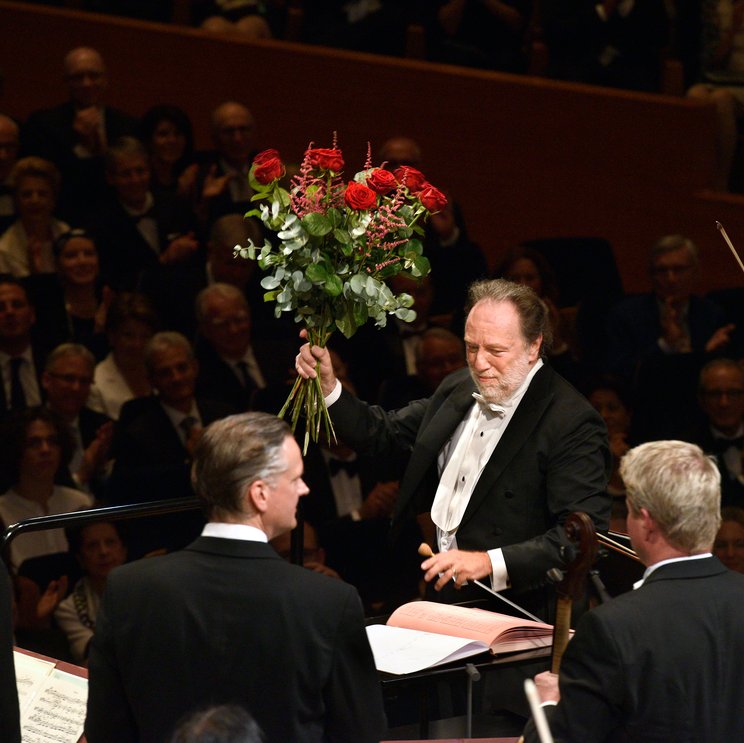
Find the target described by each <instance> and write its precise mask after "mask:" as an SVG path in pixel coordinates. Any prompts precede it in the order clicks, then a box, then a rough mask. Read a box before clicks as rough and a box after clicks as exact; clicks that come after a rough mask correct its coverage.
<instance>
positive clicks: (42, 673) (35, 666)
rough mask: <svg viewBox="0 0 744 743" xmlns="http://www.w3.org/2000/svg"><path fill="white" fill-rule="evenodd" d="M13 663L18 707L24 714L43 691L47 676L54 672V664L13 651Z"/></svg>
mask: <svg viewBox="0 0 744 743" xmlns="http://www.w3.org/2000/svg"><path fill="white" fill-rule="evenodd" d="M13 661H14V662H13V665H14V666H15V674H16V686H17V687H18V706H19V707H20V709H21V712H23V710H24V709H25V708H26V707H27V706H28V705H29V704H31V702H32V701H33V699H34V697H36V695H37V693H38V692H39V691H40V690H41V688H42V687H43V685H44V681H45V680H46V678H47V676H49V674H50V673H51V672H52V671H53V670H54V663H52V662H50V661H48V660H42V659H41V658H34V657H33V656H31V655H26V654H25V653H19V652H18V651H17V650H14V651H13Z"/></svg>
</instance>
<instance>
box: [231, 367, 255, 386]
mask: <svg viewBox="0 0 744 743" xmlns="http://www.w3.org/2000/svg"><path fill="white" fill-rule="evenodd" d="M235 366H236V367H237V368H238V371H239V372H240V374H239V377H240V382H241V384H242V385H243V387H244V388H245V389H247V390H250V389H253V388H254V387H255V386H256V385H255V384H254V383H253V379H252V378H251V375H250V374H249V373H248V363H247V362H246V361H238V362H237V364H235Z"/></svg>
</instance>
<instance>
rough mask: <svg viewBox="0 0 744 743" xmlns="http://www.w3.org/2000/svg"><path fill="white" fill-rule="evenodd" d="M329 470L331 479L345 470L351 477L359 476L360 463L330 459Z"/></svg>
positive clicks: (353, 460) (351, 460) (352, 460)
mask: <svg viewBox="0 0 744 743" xmlns="http://www.w3.org/2000/svg"><path fill="white" fill-rule="evenodd" d="M328 470H329V471H330V473H331V477H335V476H336V475H337V474H338V473H339V472H341V470H344V471H345V472H346V474H347V475H348V476H349V477H354V475H358V474H359V462H357V460H356V459H335V458H332V459H329V460H328Z"/></svg>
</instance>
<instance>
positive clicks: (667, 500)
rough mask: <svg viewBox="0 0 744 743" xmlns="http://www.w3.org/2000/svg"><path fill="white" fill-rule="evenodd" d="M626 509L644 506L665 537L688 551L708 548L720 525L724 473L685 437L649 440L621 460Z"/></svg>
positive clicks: (635, 512)
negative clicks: (626, 502) (722, 477)
mask: <svg viewBox="0 0 744 743" xmlns="http://www.w3.org/2000/svg"><path fill="white" fill-rule="evenodd" d="M620 476H621V477H622V479H623V482H624V483H625V487H626V497H627V500H628V508H629V509H630V510H631V511H632V512H633V514H638V513H640V510H641V509H642V508H645V509H646V510H647V511H648V512H649V514H650V515H651V516H652V517H653V518H654V520H655V521H656V523H657V524H658V526H659V528H660V529H661V531H662V533H663V534H664V536H665V537H666V539H667V541H668V542H669V543H670V544H671V545H672V546H674V547H676V548H678V549H680V550H682V551H684V552H687V553H689V554H693V555H694V554H699V553H701V552H708V551H710V549H711V547H712V546H713V542H714V540H715V538H716V533H717V532H718V528H719V526H720V525H721V514H720V508H721V475H720V472H719V471H718V467H717V466H716V463H715V460H714V459H713V458H712V457H709V456H707V455H706V454H704V453H703V450H702V449H701V448H700V447H699V446H696V445H695V444H689V443H687V442H685V441H650V442H648V443H646V444H641V445H640V446H636V447H635V448H634V449H631V450H630V451H629V452H628V453H627V454H626V455H625V456H624V457H623V459H622V461H621V462H620Z"/></svg>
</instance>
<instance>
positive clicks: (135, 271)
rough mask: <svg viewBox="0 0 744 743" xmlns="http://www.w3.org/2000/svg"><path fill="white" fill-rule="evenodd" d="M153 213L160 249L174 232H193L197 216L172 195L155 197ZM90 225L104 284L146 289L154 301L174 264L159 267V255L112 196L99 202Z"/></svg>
mask: <svg viewBox="0 0 744 743" xmlns="http://www.w3.org/2000/svg"><path fill="white" fill-rule="evenodd" d="M152 216H153V218H154V219H155V222H156V223H157V228H158V239H159V243H160V251H161V252H162V251H164V250H165V249H166V248H167V247H168V244H169V242H170V240H171V239H173V236H174V235H183V234H187V233H189V232H195V231H196V218H195V217H194V214H193V212H192V211H191V209H190V207H189V205H188V204H187V202H185V201H184V200H182V199H179V198H178V197H176V196H175V195H173V194H158V195H157V196H156V197H155V204H154V206H153V213H152ZM90 228H91V231H92V232H93V233H94V235H95V237H96V245H97V247H98V252H99V255H100V259H101V274H102V276H103V279H104V281H105V283H107V284H108V285H109V286H111V287H113V288H114V289H119V290H122V291H147V292H148V293H149V294H150V295H151V296H152V298H153V300H154V301H156V302H157V300H158V296H157V292H158V290H159V288H160V287H161V286H163V285H165V284H167V282H168V281H174V280H175V278H174V277H173V276H171V274H173V268H174V267H173V266H161V264H160V262H159V260H158V257H159V256H158V254H157V253H156V252H155V251H154V250H153V249H152V248H151V247H150V245H149V244H148V242H147V240H145V238H144V237H142V234H141V233H140V231H139V230H138V229H137V224H136V222H135V221H134V220H133V219H132V217H131V216H130V215H129V214H128V213H127V211H126V210H125V209H124V207H123V206H122V205H121V203H120V202H119V201H118V200H117V199H116V198H115V197H113V196H112V197H111V198H109V199H106V200H104V201H103V202H101V204H100V207H99V209H98V212H97V214H96V215H95V217H93V218H92V219H91V221H90ZM197 259H198V260H199V261H202V262H203V256H201V255H200V254H198V253H197V254H195V256H194V258H193V260H195V261H196V260H197ZM186 263H189V259H187V261H186ZM174 265H179V264H174ZM180 270H182V269H180ZM195 270H196V269H195ZM192 312H193V308H192Z"/></svg>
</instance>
